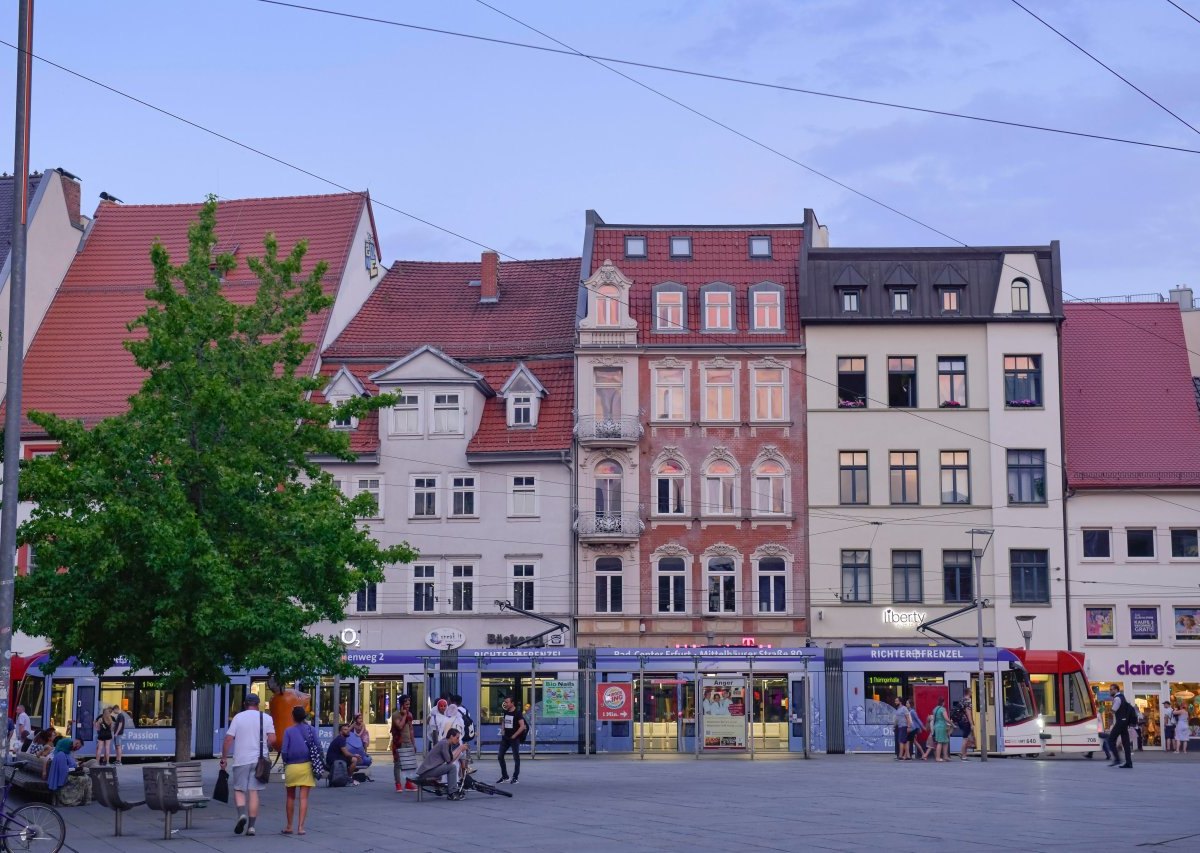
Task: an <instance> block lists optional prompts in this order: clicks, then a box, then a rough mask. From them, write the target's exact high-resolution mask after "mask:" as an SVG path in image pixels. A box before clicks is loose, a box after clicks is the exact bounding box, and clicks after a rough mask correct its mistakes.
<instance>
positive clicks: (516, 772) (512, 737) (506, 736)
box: [496, 696, 528, 785]
mask: <svg viewBox="0 0 1200 853" xmlns="http://www.w3.org/2000/svg"><path fill="white" fill-rule="evenodd" d="M501 707H502V709H503V715H502V718H501V724H500V755H499V758H500V778H499V779H497V780H496V784H497V785H498V784H500V783H501V782H509V783H510V784H512V785H515V784H517V777H519V776H520V775H521V744H522V743H524V741H525V733H526V731H527V730H528V726H526V724H525V714H524V713H522V711H521V709H520V708H518V707H517V704H516V702H514V701H513V698H512V697H511V696H505V697H504V702H503V704H502V705H501ZM508 750H512V756H513V774H512V779H509V778H508V765H507V764H505V763H504V753H505V752H507V751H508Z"/></svg>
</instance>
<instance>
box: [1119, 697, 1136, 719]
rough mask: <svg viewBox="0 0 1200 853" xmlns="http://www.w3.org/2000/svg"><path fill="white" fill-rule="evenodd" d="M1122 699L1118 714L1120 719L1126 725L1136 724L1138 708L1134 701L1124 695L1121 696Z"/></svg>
mask: <svg viewBox="0 0 1200 853" xmlns="http://www.w3.org/2000/svg"><path fill="white" fill-rule="evenodd" d="M1121 700H1122V701H1121V707H1120V708H1118V709H1117V716H1118V718H1119V720H1120V721H1121V722H1123V723H1125V724H1126V725H1129V726H1136V725H1137V710H1136V709H1135V708H1134V707H1133V703H1132V702H1130V701H1129V700H1128V699H1126V698H1125V697H1124V696H1122V697H1121Z"/></svg>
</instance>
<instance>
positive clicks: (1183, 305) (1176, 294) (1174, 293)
mask: <svg viewBox="0 0 1200 853" xmlns="http://www.w3.org/2000/svg"><path fill="white" fill-rule="evenodd" d="M1170 298H1171V301H1172V302H1178V303H1179V310H1180V311H1191V310H1193V309H1194V308H1195V304H1196V303H1195V300H1193V299H1192V289H1191V288H1190V287H1188V286H1187V285H1186V284H1181V285H1179V287H1172V288H1171V297H1170Z"/></svg>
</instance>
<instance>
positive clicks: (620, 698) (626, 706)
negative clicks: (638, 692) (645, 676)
mask: <svg viewBox="0 0 1200 853" xmlns="http://www.w3.org/2000/svg"><path fill="white" fill-rule="evenodd" d="M596 719H598V720H632V719H633V685H632V684H630V683H629V682H627V681H625V682H612V681H602V682H600V683H599V684H597V685H596Z"/></svg>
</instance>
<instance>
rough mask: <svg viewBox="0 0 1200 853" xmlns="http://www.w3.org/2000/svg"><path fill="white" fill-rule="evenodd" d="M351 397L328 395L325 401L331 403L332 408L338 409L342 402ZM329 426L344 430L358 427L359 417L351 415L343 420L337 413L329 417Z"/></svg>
mask: <svg viewBox="0 0 1200 853" xmlns="http://www.w3.org/2000/svg"><path fill="white" fill-rule="evenodd" d="M349 399H350V398H349V397H346V396H338V397H326V398H325V402H327V403H328V404H329V407H330V409H331V410H336V409H337V407H338V406H340V405H342V403H345V402H346V401H347V400H349ZM329 428H330V429H342V430H354V429H358V418H356V417H349V418H346V419H345V420H342V419H341V418H338V417H337V415H336V414H334V416H333V417H331V418H330V419H329Z"/></svg>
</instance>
